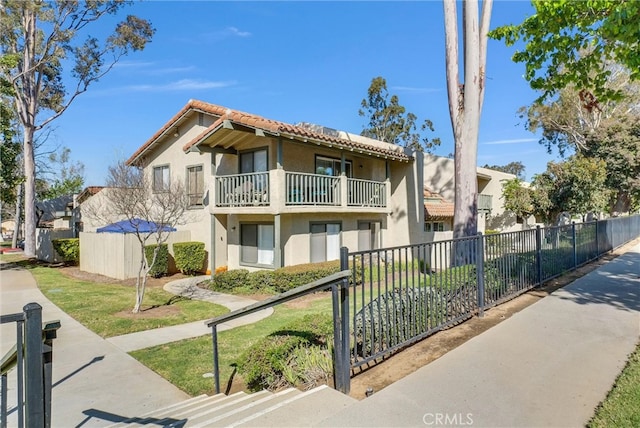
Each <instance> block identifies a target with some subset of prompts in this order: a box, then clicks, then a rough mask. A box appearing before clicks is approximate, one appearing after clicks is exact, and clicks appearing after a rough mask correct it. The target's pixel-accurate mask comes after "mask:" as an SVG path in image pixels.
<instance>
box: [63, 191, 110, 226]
mask: <svg viewBox="0 0 640 428" xmlns="http://www.w3.org/2000/svg"><path fill="white" fill-rule="evenodd" d="M104 189H105V188H104V187H103V186H88V187H85V188H84V190H83V191H82V192H80V193H79V194H78V196H77V197H76V202H75V207H74V210H73V218H72V222H73V224H74V225H75V229H76V231H77V232H78V233H79V232H95V230H96V229H97V228H98V227H100V226H104V224H102V223H100V222H98V221H97V220H95V219H92V218H91V217H90V216H87V215H85V216H83V215H82V204H84V203H85V202H87V201H88V200H89V199H91V198H93V197H94V196H96V195H98V194H99V193H100V192H101V191H103V190H104ZM101 196H102V195H101ZM101 196H98V199H100V198H101ZM117 220H120V219H117Z"/></svg>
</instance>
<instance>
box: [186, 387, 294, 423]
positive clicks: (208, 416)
mask: <svg viewBox="0 0 640 428" xmlns="http://www.w3.org/2000/svg"><path fill="white" fill-rule="evenodd" d="M258 394H260V393H255V394H252V395H251V396H254V395H258ZM267 394H268V395H263V396H261V397H260V398H258V399H256V400H252V401H250V402H248V403H246V404H245V405H243V406H238V407H235V408H233V409H212V411H211V412H207V413H203V414H201V415H197V416H194V417H193V418H189V420H188V421H187V423H186V425H185V427H187V428H205V427H225V426H229V425H230V424H232V423H234V421H237V420H240V419H244V418H246V417H248V416H250V415H252V414H254V413H256V412H260V411H262V410H264V409H266V408H269V407H271V406H273V405H275V404H277V403H279V402H281V401H285V400H287V399H289V398H291V397H293V396H296V395H299V394H301V392H300V391H299V390H297V389H295V388H289V389H285V390H283V391H280V392H277V393H270V392H269V393H267ZM220 410H222V411H220Z"/></svg>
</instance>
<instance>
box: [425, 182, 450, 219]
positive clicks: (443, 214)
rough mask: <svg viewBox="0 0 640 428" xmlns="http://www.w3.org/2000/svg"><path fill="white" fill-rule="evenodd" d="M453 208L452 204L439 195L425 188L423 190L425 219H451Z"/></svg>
mask: <svg viewBox="0 0 640 428" xmlns="http://www.w3.org/2000/svg"><path fill="white" fill-rule="evenodd" d="M428 199H431V200H428ZM434 199H437V200H434ZM453 207H454V205H453V202H448V201H447V200H446V199H445V198H443V197H442V196H441V195H440V194H439V193H435V192H432V191H431V190H429V189H427V188H425V189H424V217H425V219H439V218H451V217H453Z"/></svg>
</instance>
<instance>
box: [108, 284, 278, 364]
mask: <svg viewBox="0 0 640 428" xmlns="http://www.w3.org/2000/svg"><path fill="white" fill-rule="evenodd" d="M206 279H209V276H196V277H192V278H184V279H179V280H177V281H171V282H169V283H167V284H166V285H165V286H164V289H165V290H166V291H168V292H170V293H172V294H175V295H177V296H184V297H188V298H189V299H194V300H202V301H205V302H211V303H215V304H217V305H222V306H224V307H226V308H227V309H229V310H230V311H235V310H236V309H240V308H244V307H245V306H249V305H251V304H252V303H255V302H256V301H255V300H253V299H248V298H246V297H242V296H234V295H232V294H223V293H217V292H215V291H211V290H204V289H202V288H200V287H198V286H197V284H198V283H199V282H202V281H204V280H206ZM272 313H273V308H267V309H264V310H262V311H260V312H256V313H253V314H249V315H245V316H243V317H242V318H237V319H235V320H231V321H229V322H226V323H223V324H220V325H219V326H218V332H221V331H225V330H229V329H231V328H234V327H239V326H242V325H247V324H252V323H254V322H257V321H260V320H261V319H263V318H266V317H268V316H269V315H271V314H272ZM205 334H211V329H210V328H209V327H207V326H206V325H205V323H204V320H203V321H195V322H192V323H187V324H180V325H174V326H170V327H162V328H156V329H153V330H147V331H140V332H137V333H130V334H124V335H122V336H114V337H110V338H108V339H107V341H108V342H109V343H111V344H113V345H115V346H117V347H118V348H120V349H122V350H123V351H125V352H131V351H135V350H138V349H144V348H150V347H152V346H157V345H162V344H164V343H170V342H175V341H178V340H183V339H191V338H194V337H199V336H204V335H205Z"/></svg>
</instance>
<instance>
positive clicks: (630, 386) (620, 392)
mask: <svg viewBox="0 0 640 428" xmlns="http://www.w3.org/2000/svg"><path fill="white" fill-rule="evenodd" d="M587 426H588V427H589V428H600V427H629V428H631V427H638V426H640V345H638V346H637V347H636V350H635V352H633V353H632V354H631V356H630V357H629V361H627V365H626V366H625V368H624V369H623V370H622V373H620V375H619V376H618V378H617V379H616V382H615V384H614V386H613V388H612V389H611V391H609V394H608V395H607V398H606V399H605V400H604V401H603V402H602V403H600V405H599V406H598V408H597V409H596V413H595V415H594V416H593V418H592V419H591V420H590V421H589V423H588V424H587Z"/></svg>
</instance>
